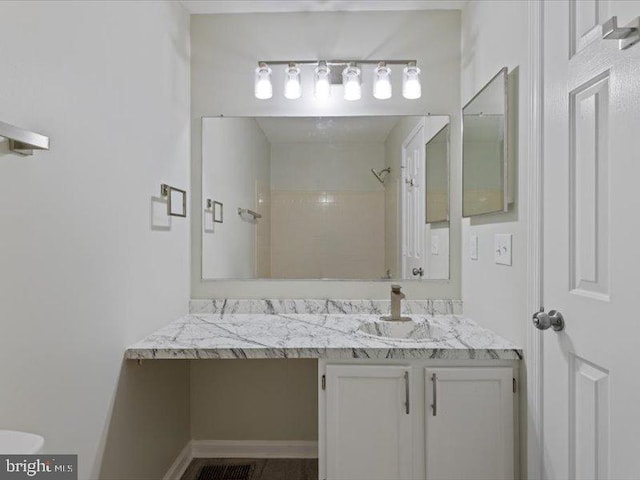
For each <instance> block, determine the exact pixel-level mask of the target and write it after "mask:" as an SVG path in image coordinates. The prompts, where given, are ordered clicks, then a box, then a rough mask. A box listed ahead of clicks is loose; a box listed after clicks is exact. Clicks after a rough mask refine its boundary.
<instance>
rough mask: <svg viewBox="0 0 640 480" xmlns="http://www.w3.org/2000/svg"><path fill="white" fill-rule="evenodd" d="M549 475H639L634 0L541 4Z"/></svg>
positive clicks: (638, 71)
mask: <svg viewBox="0 0 640 480" xmlns="http://www.w3.org/2000/svg"><path fill="white" fill-rule="evenodd" d="M544 12H545V13H544V25H545V32H544V109H543V110H544V143H545V146H544V210H543V214H544V253H543V261H544V265H543V272H544V285H543V298H544V306H545V308H547V309H549V310H551V309H553V310H558V311H560V312H561V313H562V315H563V316H564V321H565V322H566V323H565V329H564V330H562V331H559V332H555V331H553V329H548V330H547V331H546V332H545V333H543V334H542V335H544V337H543V362H544V366H543V372H544V381H543V386H544V392H543V427H542V439H543V475H544V477H545V478H548V479H615V480H621V479H638V478H640V373H639V371H640V356H639V355H638V345H640V343H639V340H638V339H639V338H640V322H639V321H638V315H637V309H638V300H639V299H640V287H639V286H638V285H639V284H638V279H637V277H638V274H639V273H640V248H638V245H637V239H638V236H640V221H639V220H638V214H639V212H640V199H639V197H638V192H639V188H638V185H639V182H640V44H638V45H635V46H633V47H631V48H629V49H626V50H620V49H619V48H618V41H617V40H604V39H603V38H602V27H601V25H602V24H603V23H604V22H605V21H606V20H608V19H609V18H610V17H611V16H613V15H617V16H618V23H619V25H620V26H624V25H625V24H626V23H628V22H630V21H631V20H633V18H634V17H636V16H638V15H640V2H638V1H616V0H608V1H591V0H590V1H567V0H556V1H553V2H545V3H544Z"/></svg>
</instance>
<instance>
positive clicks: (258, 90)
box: [254, 62, 273, 100]
mask: <svg viewBox="0 0 640 480" xmlns="http://www.w3.org/2000/svg"><path fill="white" fill-rule="evenodd" d="M254 93H255V96H256V98H258V99H260V100H267V99H269V98H271V97H272V96H273V86H272V85H271V69H270V68H269V66H268V65H267V64H266V63H264V62H260V63H259V64H258V68H256V72H255V85H254Z"/></svg>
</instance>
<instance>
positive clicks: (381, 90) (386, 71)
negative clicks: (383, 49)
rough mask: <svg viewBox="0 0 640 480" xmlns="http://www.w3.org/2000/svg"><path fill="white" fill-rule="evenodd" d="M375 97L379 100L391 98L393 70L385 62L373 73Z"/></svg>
mask: <svg viewBox="0 0 640 480" xmlns="http://www.w3.org/2000/svg"><path fill="white" fill-rule="evenodd" d="M373 96H374V97H375V98H377V99H378V100H386V99H388V98H391V69H390V68H389V67H387V64H386V63H384V62H380V63H379V64H378V66H377V67H376V69H375V70H374V71H373Z"/></svg>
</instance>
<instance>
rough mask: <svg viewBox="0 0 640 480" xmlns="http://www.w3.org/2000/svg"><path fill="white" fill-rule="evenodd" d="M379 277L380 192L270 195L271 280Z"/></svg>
mask: <svg viewBox="0 0 640 480" xmlns="http://www.w3.org/2000/svg"><path fill="white" fill-rule="evenodd" d="M258 261H259V263H260V260H258ZM384 274H385V259H384V190H379V191H369V192H367V191H340V192H331V191H277V190H274V191H272V192H271V277H272V278H341V279H346V278H369V279H375V278H381V277H383V276H384Z"/></svg>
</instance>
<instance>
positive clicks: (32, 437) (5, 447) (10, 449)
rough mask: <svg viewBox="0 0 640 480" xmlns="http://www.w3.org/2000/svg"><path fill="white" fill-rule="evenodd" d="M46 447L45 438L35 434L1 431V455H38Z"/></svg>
mask: <svg viewBox="0 0 640 480" xmlns="http://www.w3.org/2000/svg"><path fill="white" fill-rule="evenodd" d="M43 446H44V438H42V437H41V436H40V435H36V434H34V433H26V432H16V431H13V430H0V454H4V455H11V454H25V455H26V454H32V453H38V452H39V451H40V449H41V448H42V447H43Z"/></svg>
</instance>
